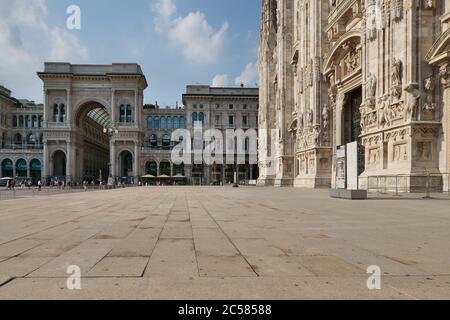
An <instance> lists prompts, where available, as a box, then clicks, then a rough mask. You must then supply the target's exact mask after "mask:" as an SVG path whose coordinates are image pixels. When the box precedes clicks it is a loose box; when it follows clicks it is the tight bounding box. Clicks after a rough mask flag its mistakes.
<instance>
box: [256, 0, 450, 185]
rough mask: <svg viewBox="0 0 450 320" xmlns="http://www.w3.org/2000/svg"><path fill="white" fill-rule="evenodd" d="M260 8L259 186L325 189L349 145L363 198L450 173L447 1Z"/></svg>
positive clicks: (266, 2) (268, 2) (283, 0)
mask: <svg viewBox="0 0 450 320" xmlns="http://www.w3.org/2000/svg"><path fill="white" fill-rule="evenodd" d="M262 2H263V7H262V10H263V12H262V24H261V44H260V78H261V80H260V83H261V88H260V100H261V101H260V105H261V108H260V114H259V117H260V124H259V125H260V129H269V130H273V131H274V132H275V134H269V133H267V135H266V136H264V135H261V136H260V151H259V152H260V169H261V172H262V174H261V176H260V181H259V184H260V185H267V184H269V185H271V184H275V185H294V186H298V187H309V188H317V187H330V186H333V187H334V186H336V176H337V170H336V165H337V161H336V148H337V146H341V145H346V144H348V143H351V142H357V143H358V145H359V152H358V160H357V164H356V166H357V169H358V174H359V187H360V188H363V189H365V188H368V187H369V185H368V184H369V183H370V179H369V177H377V176H378V177H379V176H395V175H401V176H402V177H407V179H404V180H402V181H405V184H406V185H407V187H409V188H412V186H413V185H416V184H421V183H422V182H421V181H419V180H420V179H421V178H420V177H423V176H426V175H428V174H432V175H433V176H434V177H438V180H439V176H443V175H446V174H448V173H449V172H450V137H449V134H450V116H449V110H450V95H449V69H450V67H449V65H450V0H441V1H436V0H390V1H388V0H317V1H311V0H263V1H262ZM267 132H270V131H267ZM274 140H275V143H274V142H273V141H274ZM270 145H274V147H275V148H270ZM270 149H274V152H273V154H272V152H271V151H270ZM418 179H419V180H418ZM385 181H389V179H387V180H385ZM447 181H448V180H447V179H442V180H441V184H442V186H443V187H444V188H448V186H446V184H447ZM386 183H389V182H386Z"/></svg>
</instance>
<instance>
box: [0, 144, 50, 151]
mask: <svg viewBox="0 0 450 320" xmlns="http://www.w3.org/2000/svg"><path fill="white" fill-rule="evenodd" d="M2 149H4V150H42V149H44V145H43V144H5V145H4V146H3V148H2Z"/></svg>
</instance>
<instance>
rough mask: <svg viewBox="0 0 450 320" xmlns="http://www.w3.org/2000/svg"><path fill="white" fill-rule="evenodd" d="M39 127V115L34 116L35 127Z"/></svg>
mask: <svg viewBox="0 0 450 320" xmlns="http://www.w3.org/2000/svg"><path fill="white" fill-rule="evenodd" d="M37 127H38V117H37V116H33V128H37Z"/></svg>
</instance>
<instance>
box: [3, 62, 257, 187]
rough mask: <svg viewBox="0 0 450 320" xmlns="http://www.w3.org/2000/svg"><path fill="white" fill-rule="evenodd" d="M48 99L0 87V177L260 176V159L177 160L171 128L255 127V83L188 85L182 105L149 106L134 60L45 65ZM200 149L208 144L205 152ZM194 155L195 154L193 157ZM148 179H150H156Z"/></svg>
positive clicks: (203, 179) (203, 180)
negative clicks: (34, 99) (16, 95)
mask: <svg viewBox="0 0 450 320" xmlns="http://www.w3.org/2000/svg"><path fill="white" fill-rule="evenodd" d="M37 75H38V77H39V78H40V79H41V80H42V82H43V88H44V90H43V97H44V103H43V104H36V103H34V102H32V101H28V100H19V99H16V98H14V97H13V96H12V95H11V91H10V90H8V89H6V88H4V87H1V86H0V139H1V140H0V178H3V177H10V178H15V179H16V180H17V181H28V180H31V181H32V182H33V183H34V184H36V183H37V182H38V181H39V180H41V181H42V182H47V183H50V182H52V181H53V182H55V181H65V182H66V183H78V184H79V183H81V182H82V181H83V180H88V181H93V180H95V181H99V180H102V181H104V182H105V181H108V180H109V177H112V178H113V179H114V180H115V181H121V182H123V183H131V184H132V183H135V184H136V183H137V182H138V181H140V180H142V179H143V176H146V178H145V179H147V180H145V182H147V183H153V184H154V183H157V182H161V183H165V184H170V183H189V184H220V183H223V184H225V183H230V182H233V180H234V174H235V173H237V180H238V182H244V181H248V180H254V179H256V178H257V176H258V167H257V165H252V164H249V163H248V164H247V163H246V164H245V165H238V166H234V165H229V166H225V165H223V166H222V165H219V164H217V165H204V164H200V165H194V164H193V163H181V164H176V163H174V161H172V150H173V149H174V147H175V146H176V145H177V144H178V143H179V142H180V141H178V142H174V141H172V133H173V132H174V131H175V130H178V129H187V130H188V131H189V132H190V134H191V136H192V137H193V133H194V125H195V124H196V123H197V122H201V123H202V125H203V131H204V132H205V131H206V130H209V129H218V130H222V131H223V132H224V131H225V130H226V129H243V130H249V129H255V132H256V129H257V116H258V98H259V94H258V88H244V87H239V88H212V87H210V86H202V85H194V86H187V88H186V92H185V93H184V94H183V96H182V99H183V103H184V104H185V106H179V105H178V103H177V105H176V107H175V108H171V107H164V108H161V107H160V106H159V105H158V103H155V104H154V105H152V104H146V105H144V95H143V93H144V90H145V89H146V88H147V81H146V78H145V75H144V74H143V72H142V70H141V67H140V66H139V65H137V64H112V65H74V64H70V63H55V62H49V63H45V65H44V71H42V72H38V74H37ZM201 152H203V150H202V149H201ZM189 156H191V157H193V156H194V154H193V153H192V154H190V155H189ZM149 177H150V178H149Z"/></svg>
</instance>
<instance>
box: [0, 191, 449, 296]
mask: <svg viewBox="0 0 450 320" xmlns="http://www.w3.org/2000/svg"><path fill="white" fill-rule="evenodd" d="M1 204H2V210H0V299H23V298H25V299H36V298H37V299H450V268H449V266H450V233H449V232H448V230H449V229H450V215H449V214H448V201H444V200H435V201H433V200H419V199H406V198H401V199H394V198H389V199H381V200H380V199H377V200H373V199H369V200H367V201H363V202H358V203H355V202H347V201H342V200H336V199H331V198H330V197H329V195H328V192H327V190H303V189H292V188H282V189H277V188H253V187H245V188H231V187H148V188H147V187H143V188H129V189H120V190H110V191H100V192H92V193H71V194H59V195H55V196H39V197H36V198H27V199H26V201H25V199H16V200H10V201H4V202H2V203H1ZM70 265H77V266H79V267H80V268H81V276H82V289H81V290H79V291H78V290H75V291H71V290H68V289H67V286H66V281H67V279H68V276H69V275H68V274H67V273H66V271H67V267H68V266H70ZM374 265H375V266H378V267H380V270H381V283H382V288H381V290H369V289H368V288H367V280H368V277H369V276H370V275H369V274H367V273H366V270H367V268H368V267H369V266H374Z"/></svg>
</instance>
